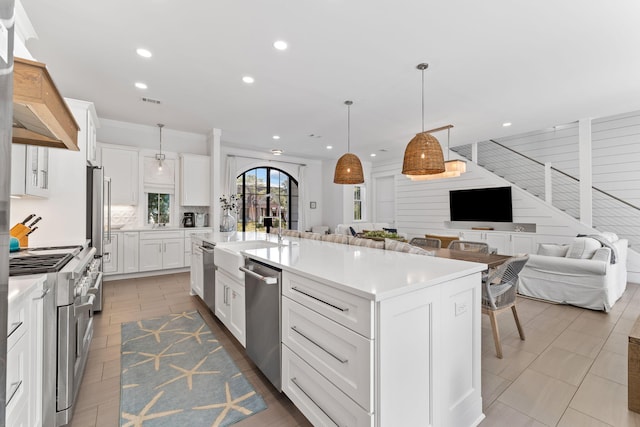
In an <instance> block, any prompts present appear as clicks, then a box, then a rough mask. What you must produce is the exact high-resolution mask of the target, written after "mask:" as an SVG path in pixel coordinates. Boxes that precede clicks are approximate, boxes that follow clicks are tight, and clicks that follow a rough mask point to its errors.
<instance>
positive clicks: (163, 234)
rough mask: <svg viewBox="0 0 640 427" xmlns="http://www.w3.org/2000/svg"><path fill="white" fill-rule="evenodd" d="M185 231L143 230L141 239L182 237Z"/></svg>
mask: <svg viewBox="0 0 640 427" xmlns="http://www.w3.org/2000/svg"><path fill="white" fill-rule="evenodd" d="M182 238H184V231H166V230H163V231H141V232H140V240H149V239H182Z"/></svg>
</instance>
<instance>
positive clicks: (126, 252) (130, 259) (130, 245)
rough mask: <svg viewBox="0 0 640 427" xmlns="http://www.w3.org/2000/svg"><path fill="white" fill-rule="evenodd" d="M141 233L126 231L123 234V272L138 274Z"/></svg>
mask: <svg viewBox="0 0 640 427" xmlns="http://www.w3.org/2000/svg"><path fill="white" fill-rule="evenodd" d="M138 238H139V233H138V232H137V231H125V232H123V233H122V254H123V256H122V272H123V273H124V274H127V273H137V272H138V270H139V268H140V267H139V265H140V260H139V250H140V248H139V239H138Z"/></svg>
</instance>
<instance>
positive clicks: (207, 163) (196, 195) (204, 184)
mask: <svg viewBox="0 0 640 427" xmlns="http://www.w3.org/2000/svg"><path fill="white" fill-rule="evenodd" d="M210 170H211V160H210V158H209V156H200V155H196V154H180V171H181V179H180V205H181V206H209V204H210V194H209V192H210V191H211V184H210V182H211V174H210V172H209V171H210Z"/></svg>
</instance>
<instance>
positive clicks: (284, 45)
mask: <svg viewBox="0 0 640 427" xmlns="http://www.w3.org/2000/svg"><path fill="white" fill-rule="evenodd" d="M273 47H275V48H276V49H278V50H287V48H288V47H289V45H288V44H287V42H286V41H284V40H277V41H275V42H273Z"/></svg>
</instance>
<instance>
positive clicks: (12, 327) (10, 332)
mask: <svg viewBox="0 0 640 427" xmlns="http://www.w3.org/2000/svg"><path fill="white" fill-rule="evenodd" d="M20 326H22V321H20V322H16V323H12V324H11V330H10V331H9V334H8V335H7V338H9V337H10V336H11V334H13V333H14V332H15V331H17V330H18V328H19V327H20Z"/></svg>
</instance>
